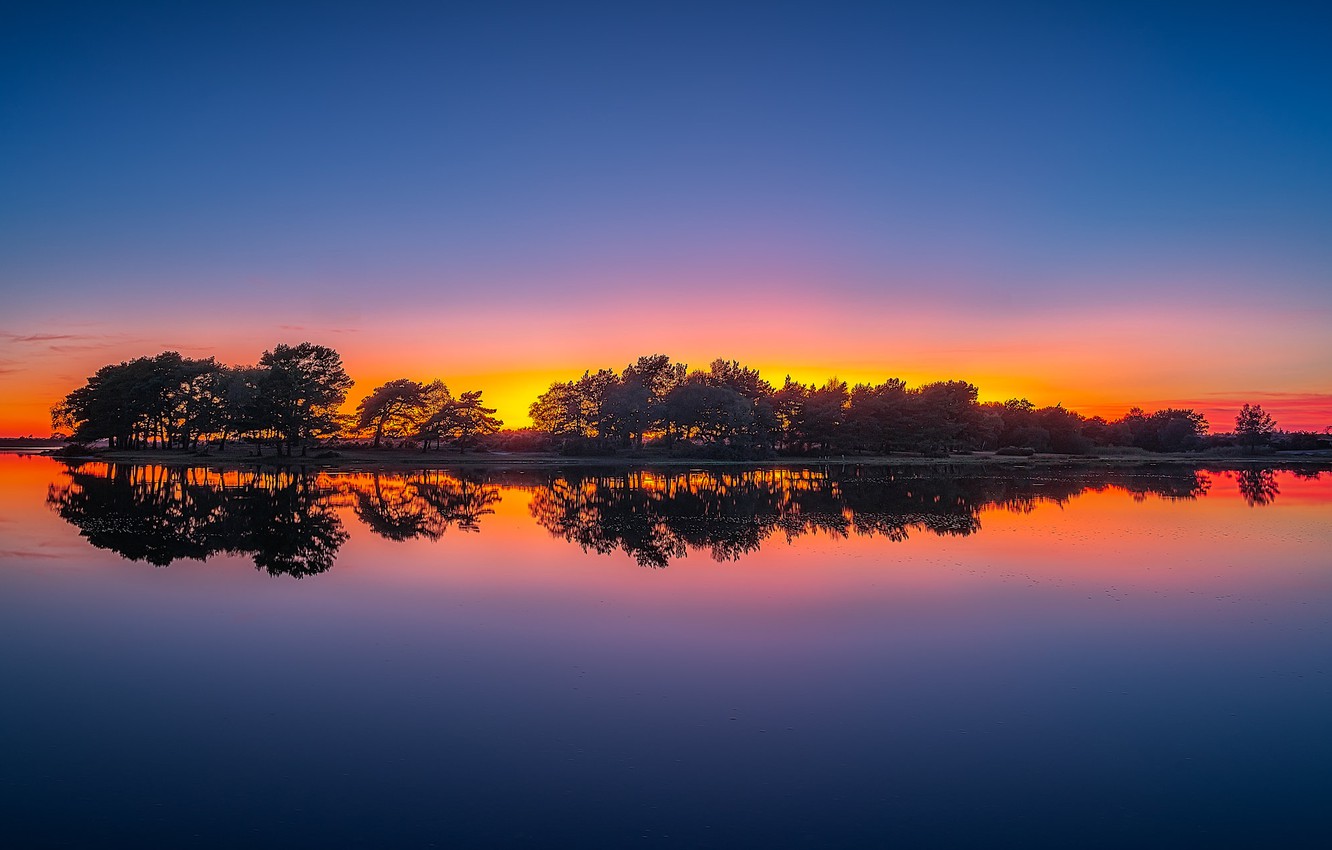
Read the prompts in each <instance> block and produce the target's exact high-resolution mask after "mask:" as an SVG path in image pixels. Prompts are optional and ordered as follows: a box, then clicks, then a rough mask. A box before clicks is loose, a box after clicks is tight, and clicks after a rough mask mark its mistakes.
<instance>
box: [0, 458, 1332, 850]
mask: <svg viewBox="0 0 1332 850" xmlns="http://www.w3.org/2000/svg"><path fill="white" fill-rule="evenodd" d="M0 541H2V542H0V638H2V639H3V641H4V646H5V650H4V652H3V653H0V677H2V680H3V681H4V682H5V689H4V692H3V694H4V695H3V699H2V700H0V742H2V743H3V747H4V750H3V751H4V753H5V757H4V759H3V760H0V843H3V844H4V845H5V846H68V847H87V846H148V845H163V846H181V847H189V846H198V847H234V846H238V845H251V846H329V845H338V846H366V847H371V846H422V847H425V846H579V847H622V846H626V845H645V846H711V847H737V846H749V847H760V846H761V847H844V846H873V847H881V846H890V845H894V844H898V845H901V846H938V847H947V846H1015V847H1016V846H1022V847H1068V846H1084V847H1085V846H1104V847H1118V846H1125V845H1128V844H1133V845H1137V846H1209V847H1214V846H1278V845H1281V846H1311V847H1312V846H1320V847H1321V846H1323V842H1324V841H1325V838H1326V809H1327V800H1328V799H1329V798H1330V795H1332V771H1330V770H1329V767H1328V765H1329V764H1332V724H1329V722H1328V718H1329V717H1332V620H1330V618H1329V615H1330V614H1332V556H1330V555H1329V550H1330V549H1332V547H1329V545H1328V544H1329V542H1332V474H1329V473H1326V472H1323V473H1321V474H1320V473H1319V472H1318V471H1317V470H1313V469H1301V470H1248V471H1244V472H1233V471H1231V472H1228V471H1224V470H1211V471H1207V470H1192V469H1181V468H1179V467H1172V466H1156V467H1135V468H1129V469H1118V470H1105V469H1097V468H1087V469H1081V470H1066V471H1058V472H1056V471H1051V470H1045V469H1034V468H1033V469H1029V470H1003V471H995V470H986V469H983V468H971V467H968V468H956V469H951V470H950V469H921V470H915V471H911V470H891V469H856V468H854V467H832V468H826V469H825V468H808V469H790V470H779V469H770V468H769V469H758V470H755V469H743V468H735V469H708V470H695V471H682V470H673V471H672V470H656V471H633V472H624V471H621V472H607V471H605V470H595V471H588V470H582V471H579V470H575V469H568V470H559V469H550V470H540V469H491V470H472V471H433V472H422V473H418V474H413V475H399V474H389V475H374V474H370V473H356V474H328V473H319V474H305V473H301V472H299V471H297V472H280V473H279V472H267V473H262V474H257V473H252V472H238V471H222V472H220V471H216V470H208V469H203V468H199V469H167V468H164V467H154V466H125V465H107V464H101V463H89V464H83V465H81V466H77V467H67V466H65V465H63V464H60V463H57V462H55V461H52V460H49V459H45V458H34V457H23V456H19V455H13V454H8V455H4V454H0Z"/></svg>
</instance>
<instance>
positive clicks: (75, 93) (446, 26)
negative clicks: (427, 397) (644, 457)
mask: <svg viewBox="0 0 1332 850" xmlns="http://www.w3.org/2000/svg"><path fill="white" fill-rule="evenodd" d="M277 5H281V6H282V8H281V9H278V8H273V7H274V6H277ZM1329 43H1332V7H1328V6H1325V5H1324V4H1317V3H1280V2H1274V3H1266V4H1261V5H1260V4H1254V3H1246V4H1230V3H1224V2H1210V3H1196V4H1195V3H1167V2H1154V3H1133V2H1114V3H1104V4H1096V3H1069V2H1062V3H1021V2H1012V3H968V2H953V3H946V4H945V3H938V2H933V3H924V2H922V3H917V4H913V3H894V4H888V3H883V4H871V3H863V2H862V3H847V4H838V3H833V2H819V3H814V2H809V3H782V2H765V3H719V2H710V3H689V2H672V3H651V2H648V3H629V4H626V3H607V4H579V3H574V2H570V3H559V4H553V3H502V2H496V3H481V4H461V3H456V4H455V3H432V4H425V3H422V4H391V3H379V4H368V3H367V4H341V3H336V2H325V3H320V4H311V5H308V6H302V5H301V4H246V3H242V2H230V3H224V4H216V5H210V4H208V3H203V2H200V3H185V4H182V3H160V4H144V3H133V2H125V3H118V4H106V3H99V4H86V5H81V4H76V3H62V2H50V3H27V4H8V5H7V6H6V7H5V9H4V10H3V11H2V12H0V434H27V433H33V434H39V435H40V434H46V433H48V432H49V430H50V422H49V416H48V409H49V408H50V406H51V405H52V404H53V403H54V402H55V401H57V400H58V399H59V398H60V397H62V396H63V395H64V394H65V393H66V392H68V391H69V390H71V389H73V388H74V387H76V386H78V385H79V384H81V383H82V381H83V380H84V379H85V378H86V377H87V376H88V375H90V374H91V373H92V372H94V371H95V370H96V369H97V368H98V367H100V366H102V365H104V364H106V363H110V362H118V361H120V360H123V359H128V358H132V357H136V356H141V355H150V354H155V353H158V352H160V351H163V350H168V349H170V350H177V351H180V352H182V353H184V354H187V355H189V356H196V357H203V356H209V355H214V356H217V357H218V359H220V360H222V361H224V362H228V363H251V362H254V361H255V360H257V359H258V357H259V355H260V354H261V353H262V352H263V351H264V350H265V349H269V348H272V347H273V346H274V345H276V344H278V343H283V342H286V343H297V342H300V341H302V340H310V341H312V342H317V343H321V344H324V345H329V346H332V347H334V348H336V349H337V350H338V351H339V352H340V353H341V354H342V356H343V360H344V362H345V364H346V366H347V369H348V371H349V373H350V374H351V375H352V377H353V378H354V379H356V381H357V385H356V387H355V388H354V389H353V390H352V395H351V399H350V401H351V402H353V403H354V402H355V401H356V400H358V399H359V398H360V397H361V396H362V395H364V394H365V393H367V392H369V390H370V389H372V388H373V387H374V386H376V385H377V384H379V383H382V382H384V381H386V380H389V379H392V378H397V377H411V378H416V379H424V380H428V379H433V378H435V377H440V378H443V379H444V380H445V381H446V383H448V384H449V386H450V388H451V389H453V390H454V391H455V392H460V391H463V390H469V389H482V390H484V392H485V398H486V399H487V401H489V402H490V403H491V404H492V405H494V406H496V407H498V408H499V411H500V416H501V417H502V418H503V419H504V420H505V421H506V423H507V424H509V425H513V426H522V425H525V424H527V423H528V420H527V415H526V410H527V406H528V404H529V403H530V402H531V401H532V399H534V398H535V397H536V395H537V394H539V393H540V392H541V391H542V390H544V389H545V388H546V387H547V386H548V385H549V384H550V382H551V381H553V380H564V379H568V378H571V377H576V376H577V375H579V374H581V373H582V371H583V370H584V369H587V368H592V369H596V368H600V367H611V368H616V369H620V368H623V366H624V365H625V364H627V363H629V362H630V361H632V360H633V359H635V358H636V357H637V356H638V355H640V354H649V353H655V352H661V353H666V354H670V355H671V356H672V357H674V358H675V359H677V360H680V361H684V362H687V363H689V364H691V365H695V366H705V365H706V364H707V363H708V362H709V361H711V360H712V359H714V358H716V357H724V358H727V359H737V360H740V361H742V362H744V363H747V364H750V365H753V366H756V367H758V368H760V369H761V371H762V372H763V373H764V375H765V377H767V378H768V379H769V380H771V381H773V382H774V383H777V384H780V383H781V381H782V379H783V377H784V376H785V375H787V374H790V375H792V376H794V377H796V378H797V379H799V380H804V381H806V382H812V381H818V382H822V381H823V380H825V379H826V378H828V377H830V376H833V375H836V376H838V377H840V378H842V379H845V380H848V381H851V382H856V381H860V380H868V381H876V382H877V381H881V380H883V379H885V378H888V377H901V378H903V379H906V380H907V381H908V382H911V383H919V382H924V381H929V380H937V379H944V378H964V379H967V380H970V381H972V382H973V383H975V384H976V385H977V386H978V387H979V388H980V391H981V398H982V399H983V400H1003V399H1006V398H1011V397H1018V396H1022V397H1027V398H1029V399H1031V400H1032V401H1033V402H1035V403H1037V404H1042V405H1044V404H1054V403H1063V404H1065V405H1066V406H1069V407H1073V408H1074V409H1077V410H1080V411H1082V412H1084V413H1088V414H1095V413H1099V414H1103V415H1108V416H1114V415H1119V414H1121V413H1122V412H1124V410H1126V409H1127V408H1128V407H1130V406H1133V405H1141V406H1143V407H1145V408H1147V409H1154V408H1156V407H1161V406H1165V405H1175V406H1191V407H1196V408H1198V409H1200V410H1204V411H1205V412H1207V413H1208V416H1209V418H1210V419H1211V421H1212V426H1213V430H1229V428H1230V427H1231V425H1232V424H1233V416H1234V413H1235V410H1236V408H1238V407H1239V405H1240V403H1242V402H1245V401H1249V402H1258V403H1261V404H1263V406H1264V407H1265V408H1266V409H1268V410H1269V411H1270V412H1272V413H1273V414H1274V415H1275V416H1276V418H1277V421H1278V424H1279V425H1280V426H1282V427H1286V428H1311V429H1319V430H1321V429H1322V428H1324V427H1327V426H1332V238H1329V237H1330V236H1332V51H1329V50H1328V49H1327V45H1328V44H1329Z"/></svg>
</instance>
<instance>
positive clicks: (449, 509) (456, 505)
mask: <svg viewBox="0 0 1332 850" xmlns="http://www.w3.org/2000/svg"><path fill="white" fill-rule="evenodd" d="M359 478H360V479H364V478H369V481H368V482H366V481H364V480H356V479H352V480H350V481H346V482H344V483H343V485H342V486H343V487H344V489H346V490H347V491H349V492H351V493H352V495H353V497H354V499H355V510H356V516H357V517H358V518H359V519H360V520H361V521H362V522H364V523H365V524H366V525H367V526H369V527H370V530H371V531H373V532H375V533H376V534H378V535H379V536H380V537H383V538H386V539H388V540H411V539H413V538H416V537H424V538H426V539H427V540H438V539H439V538H440V537H442V536H443V535H444V532H445V531H447V530H448V529H449V528H450V527H451V526H457V527H458V528H459V529H461V530H463V531H476V530H478V529H479V528H480V521H481V517H483V516H485V515H486V514H493V513H494V512H495V510H494V505H495V504H497V503H498V502H499V500H500V492H499V488H498V487H495V486H493V485H490V484H484V483H482V482H481V480H480V479H479V478H477V477H475V476H469V475H464V476H455V475H450V474H447V473H444V472H440V471H437V470H432V471H428V472H421V473H417V474H414V475H411V476H403V475H385V474H379V473H373V474H370V475H368V476H360V477H359Z"/></svg>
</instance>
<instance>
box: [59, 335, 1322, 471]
mask: <svg viewBox="0 0 1332 850" xmlns="http://www.w3.org/2000/svg"><path fill="white" fill-rule="evenodd" d="M353 386H354V382H353V381H352V379H351V377H350V376H349V375H348V374H347V371H346V369H345V368H344V366H343V363H342V358H341V356H340V355H339V354H338V353H337V352H336V351H335V350H334V349H332V348H329V347H327V346H323V345H317V344H314V343H310V342H302V343H300V344H297V345H285V344H284V345H277V346H274V347H273V348H272V349H271V350H268V351H265V352H263V354H262V355H261V356H260V357H259V359H258V361H257V363H255V364H254V365H239V366H228V365H223V364H221V363H219V362H218V361H217V360H216V359H214V358H211V357H210V358H205V359H193V358H189V357H184V356H182V355H181V354H179V353H177V352H174V351H167V352H163V353H161V354H158V355H155V356H145V357H139V358H136V359H134V360H129V361H125V362H121V363H116V364H110V365H107V366H104V367H102V368H101V369H99V370H97V372H96V373H95V374H94V375H92V376H90V377H89V378H88V379H87V380H86V382H85V383H84V384H83V385H82V386H80V387H78V388H76V389H74V390H72V391H71V392H69V393H68V394H67V395H66V396H65V397H64V398H63V399H62V400H61V401H60V402H59V403H58V404H56V405H55V406H54V407H53V408H52V424H53V427H54V429H55V431H56V432H57V434H59V435H60V436H61V437H63V438H66V439H67V440H68V441H69V442H70V443H71V445H70V446H69V447H67V448H65V449H62V450H60V451H61V452H63V453H64V454H66V455H78V454H80V453H90V452H96V451H101V452H109V453H131V452H147V451H151V452H153V453H154V455H155V456H156V457H160V458H163V459H166V457H167V456H168V455H173V456H183V457H189V458H196V457H199V456H204V455H206V456H209V457H214V458H236V459H244V458H253V459H255V460H259V459H262V458H265V457H267V458H269V461H268V462H274V461H276V460H280V459H282V458H288V457H292V456H301V457H312V456H313V457H314V458H316V459H318V460H320V461H331V460H334V459H337V458H344V457H350V458H355V459H359V460H366V459H371V460H386V459H392V458H398V459H400V460H401V461H402V462H404V463H410V464H412V465H417V466H420V465H429V464H430V463H432V462H435V463H444V462H447V463H454V462H457V460H458V459H459V458H460V457H462V456H470V457H479V458H485V457H493V456H494V455H496V454H498V453H503V454H506V455H515V454H516V455H527V456H532V457H537V458H539V457H542V456H550V457H558V458H565V459H567V458H617V457H619V458H628V459H648V460H664V461H669V460H671V459H676V458H679V459H682V460H689V461H691V462H694V461H700V460H704V461H706V460H711V461H764V460H771V459H780V458H843V459H847V460H852V459H855V460H858V461H861V460H867V459H873V458H893V459H894V460H903V459H907V458H916V459H937V458H952V459H957V458H959V457H962V456H966V455H969V454H976V453H983V454H984V455H985V456H986V457H987V459H989V458H1030V457H1033V456H1036V455H1043V456H1054V457H1063V456H1122V455H1133V454H1136V455H1139V456H1141V455H1143V454H1148V453H1151V454H1153V455H1160V456H1163V457H1164V456H1185V457H1188V456H1199V457H1200V456H1203V455H1206V456H1209V457H1217V456H1239V457H1242V456H1258V455H1261V454H1265V453H1266V454H1270V453H1272V452H1274V451H1278V450H1284V451H1289V452H1305V453H1314V454H1329V455H1332V437H1329V434H1328V432H1327V431H1324V432H1322V433H1318V432H1283V431H1280V430H1278V429H1277V426H1276V423H1275V422H1274V420H1273V419H1272V417H1271V416H1270V415H1269V414H1268V413H1266V412H1265V411H1264V410H1263V409H1262V407H1261V406H1259V405H1250V404H1245V405H1244V407H1243V409H1242V410H1241V412H1240V414H1239V416H1238V417H1237V418H1236V422H1235V426H1234V429H1233V430H1232V431H1229V432H1227V433H1222V434H1215V433H1210V427H1209V423H1208V422H1207V419H1206V417H1205V416H1204V415H1203V414H1201V413H1199V412H1197V411H1195V410H1192V409H1188V408H1164V409H1161V410H1155V411H1152V412H1147V411H1144V410H1142V409H1140V408H1136V407H1135V408H1132V409H1131V410H1129V411H1128V413H1126V414H1125V415H1124V416H1122V417H1120V418H1118V419H1115V420H1106V419H1104V418H1102V417H1100V416H1092V417H1087V416H1083V415H1082V414H1079V413H1078V412H1076V411H1073V410H1069V409H1067V408H1065V407H1063V406H1062V405H1052V406H1047V407H1036V406H1035V405H1034V404H1032V403H1031V402H1029V401H1027V400H1026V399H1011V400H1009V401H1004V402H980V401H979V400H978V395H979V391H978V389H977V387H976V386H975V385H973V384H971V383H970V382H968V381H965V380H945V381H935V382H931V383H926V384H922V385H920V386H909V385H908V384H907V383H906V382H904V381H902V380H900V379H897V378H888V379H886V380H884V381H883V382H882V383H878V384H869V383H862V384H856V385H854V386H849V385H848V384H847V383H846V382H845V381H840V380H838V379H836V378H832V379H829V380H828V381H826V382H825V383H823V384H821V385H817V384H810V385H807V384H802V383H799V382H797V381H793V380H792V379H791V378H790V377H789V376H788V377H787V378H786V379H785V380H784V382H783V383H782V384H781V386H775V385H774V384H772V383H770V382H768V381H767V380H766V379H764V378H763V377H762V376H761V375H760V374H759V372H758V371H757V370H755V369H752V368H749V367H747V366H744V365H742V364H741V363H739V362H736V361H734V360H722V359H718V360H714V361H713V362H712V363H710V364H709V365H708V367H707V368H706V369H690V368H689V367H688V366H686V365H685V364H683V363H679V362H674V361H672V359H671V358H670V357H668V356H666V355H664V354H653V355H647V356H643V357H639V358H638V359H637V360H635V361H634V362H633V363H630V364H628V365H627V366H625V367H624V368H623V369H621V370H620V371H618V372H617V371H615V370H613V369H599V370H597V371H592V370H588V371H585V372H584V373H583V374H582V375H581V376H580V377H575V378H571V379H570V380H567V381H562V382H556V383H553V384H552V385H551V386H550V388H549V389H547V390H546V391H545V392H544V393H542V394H541V395H540V396H538V397H537V398H536V400H535V401H533V402H532V404H531V407H530V414H531V418H532V422H533V425H532V427H528V428H518V429H504V428H503V425H504V423H503V422H502V421H500V420H499V419H497V418H496V417H495V412H496V411H495V409H494V408H490V407H487V406H486V405H485V403H484V401H483V397H482V396H483V392H482V390H467V391H463V392H460V393H458V394H456V395H455V394H454V393H453V392H452V391H450V389H449V387H448V385H447V384H446V383H445V382H444V381H443V380H440V379H435V380H431V381H429V382H423V381H416V380H412V379H410V378H398V379H394V380H391V381H388V382H386V383H384V384H382V385H380V386H378V387H375V388H374V389H373V390H371V391H370V392H369V393H368V394H366V395H365V396H364V397H363V398H361V399H360V401H359V403H358V404H357V405H356V406H355V409H354V412H351V413H347V412H344V406H345V405H346V403H347V401H348V394H349V392H350V391H351V389H352V387H353ZM431 453H434V455H435V458H436V459H437V460H435V461H431V460H430V459H429V456H430V455H431ZM469 453H470V454H469ZM446 454H447V460H445V459H444V458H445V456H446Z"/></svg>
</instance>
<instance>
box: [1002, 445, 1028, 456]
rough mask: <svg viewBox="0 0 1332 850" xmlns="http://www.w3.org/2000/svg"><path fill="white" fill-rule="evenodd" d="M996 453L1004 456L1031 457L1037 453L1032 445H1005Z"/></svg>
mask: <svg viewBox="0 0 1332 850" xmlns="http://www.w3.org/2000/svg"><path fill="white" fill-rule="evenodd" d="M995 454H996V455H1000V456H1002V457H1031V456H1032V455H1034V454H1036V450H1035V449H1033V448H1031V447H1030V446H1004V447H1003V448H1001V449H998V450H996V451H995Z"/></svg>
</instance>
